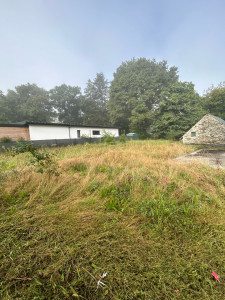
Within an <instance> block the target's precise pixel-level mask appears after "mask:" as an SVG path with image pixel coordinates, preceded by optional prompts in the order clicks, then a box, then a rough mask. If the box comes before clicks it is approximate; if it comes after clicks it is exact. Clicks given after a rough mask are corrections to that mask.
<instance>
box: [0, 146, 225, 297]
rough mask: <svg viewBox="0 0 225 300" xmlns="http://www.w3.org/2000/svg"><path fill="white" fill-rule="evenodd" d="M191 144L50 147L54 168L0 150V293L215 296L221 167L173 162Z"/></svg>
mask: <svg viewBox="0 0 225 300" xmlns="http://www.w3.org/2000/svg"><path fill="white" fill-rule="evenodd" d="M195 149H196V147H194V146H184V145H182V144H181V143H179V142H171V141H131V142H128V143H126V144H120V143H117V144H115V145H105V144H99V145H95V144H92V145H89V144H86V145H83V146H74V147H72V146H69V147H63V148H54V149H49V150H48V151H50V152H52V153H54V154H55V159H56V161H57V163H58V165H59V173H60V175H59V176H55V175H54V173H51V174H50V175H49V173H45V172H44V173H43V174H40V173H37V170H36V169H35V168H34V166H32V165H30V164H29V161H30V157H29V155H28V154H26V153H24V154H20V155H18V156H15V157H11V156H10V155H9V154H6V153H1V154H0V166H1V169H0V278H1V279H0V298H1V299H7V300H8V299H117V300H118V299H121V300H123V299H152V300H153V299H154V300H155V299H224V293H225V288H224V278H225V260H224V257H225V230H224V224H225V222H224V198H225V197H224V195H225V180H224V178H225V172H224V171H223V170H217V169H213V168H210V167H208V166H204V165H201V164H197V163H196V164H193V165H189V164H187V165H186V164H180V163H178V162H176V161H173V160H172V159H173V158H175V157H176V156H180V155H183V154H186V153H188V152H192V151H194V150H195ZM212 271H215V272H216V273H217V274H218V275H219V276H220V279H221V283H218V282H217V281H216V280H215V279H214V278H213V277H212V275H211V272H212ZM103 272H108V274H107V276H106V277H105V278H103V279H102V281H103V282H104V283H105V284H106V286H105V287H99V288H98V289H97V281H98V280H99V279H100V277H99V276H100V275H101V274H103ZM175 290H179V293H176V292H175Z"/></svg>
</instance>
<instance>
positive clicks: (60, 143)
mask: <svg viewBox="0 0 225 300" xmlns="http://www.w3.org/2000/svg"><path fill="white" fill-rule="evenodd" d="M115 140H116V141H119V137H116V138H115ZM127 140H129V139H127ZM101 141H102V139H101V138H85V139H71V140H68V139H65V140H39V141H21V142H20V143H25V144H26V143H32V144H34V145H41V146H44V147H60V146H69V145H84V144H85V143H89V144H93V143H100V142H101ZM17 144H18V142H8V143H2V142H0V151H1V150H2V151H4V149H6V148H11V147H13V146H15V145H17Z"/></svg>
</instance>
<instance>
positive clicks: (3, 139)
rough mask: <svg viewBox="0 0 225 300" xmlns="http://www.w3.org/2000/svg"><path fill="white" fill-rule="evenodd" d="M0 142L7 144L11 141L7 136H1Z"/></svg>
mask: <svg viewBox="0 0 225 300" xmlns="http://www.w3.org/2000/svg"><path fill="white" fill-rule="evenodd" d="M0 142H2V143H9V142H12V139H11V138H10V137H9V136H3V137H1V138H0Z"/></svg>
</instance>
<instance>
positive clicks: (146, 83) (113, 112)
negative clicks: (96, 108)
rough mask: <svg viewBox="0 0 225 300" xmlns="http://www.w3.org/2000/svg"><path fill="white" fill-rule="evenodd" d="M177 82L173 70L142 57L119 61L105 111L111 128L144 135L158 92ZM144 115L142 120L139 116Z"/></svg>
mask: <svg viewBox="0 0 225 300" xmlns="http://www.w3.org/2000/svg"><path fill="white" fill-rule="evenodd" d="M176 82H178V75H177V68H176V67H171V68H169V67H168V65H167V62H166V61H161V62H156V60H154V59H153V60H148V59H146V58H139V59H135V58H134V59H132V60H130V61H126V62H123V63H122V64H121V65H120V66H119V68H118V69H117V70H116V72H115V73H114V79H113V80H112V83H111V87H110V99H109V112H110V119H111V122H112V124H113V125H116V126H119V127H121V128H123V129H125V130H126V131H129V130H136V131H138V132H139V133H140V134H142V135H145V134H146V129H147V128H148V127H149V126H150V125H151V122H152V120H151V118H150V117H151V115H152V113H153V112H154V111H155V110H156V109H157V108H158V106H159V104H160V102H161V99H162V93H163V92H165V91H166V90H167V89H168V88H169V87H170V86H171V85H172V84H174V83H176ZM143 113H144V117H143Z"/></svg>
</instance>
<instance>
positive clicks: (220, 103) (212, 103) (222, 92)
mask: <svg viewBox="0 0 225 300" xmlns="http://www.w3.org/2000/svg"><path fill="white" fill-rule="evenodd" d="M203 107H204V108H205V110H206V111H207V112H208V113H211V114H212V115H215V116H217V117H220V118H222V119H224V120H225V82H223V83H220V84H219V85H218V86H217V87H214V86H212V87H211V88H209V89H208V91H207V92H206V94H205V97H204V99H203Z"/></svg>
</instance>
